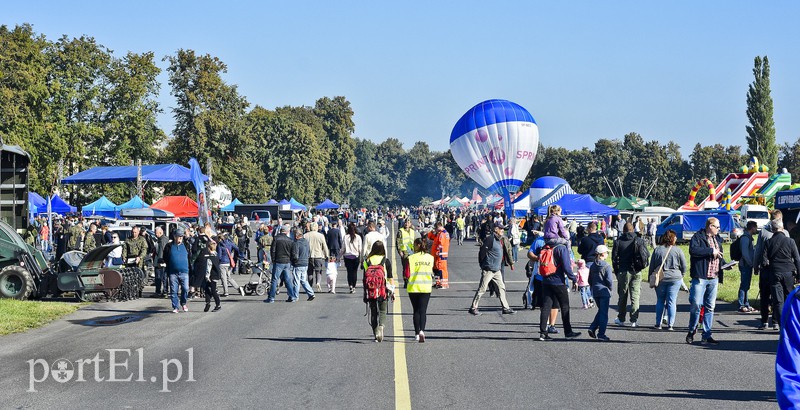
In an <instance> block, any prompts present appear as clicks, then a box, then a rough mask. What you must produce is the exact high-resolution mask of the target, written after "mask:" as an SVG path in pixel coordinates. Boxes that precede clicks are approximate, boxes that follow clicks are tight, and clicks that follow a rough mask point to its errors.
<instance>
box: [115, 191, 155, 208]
mask: <svg viewBox="0 0 800 410" xmlns="http://www.w3.org/2000/svg"><path fill="white" fill-rule="evenodd" d="M149 206H150V205H147V204H146V203H144V201H142V198H139V195H136V196H135V197H133V198H131V200H130V201H128V202H125V203H124V204H119V205H117V211H121V210H123V209H138V208H147V207H149Z"/></svg>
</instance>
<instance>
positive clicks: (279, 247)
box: [264, 224, 295, 303]
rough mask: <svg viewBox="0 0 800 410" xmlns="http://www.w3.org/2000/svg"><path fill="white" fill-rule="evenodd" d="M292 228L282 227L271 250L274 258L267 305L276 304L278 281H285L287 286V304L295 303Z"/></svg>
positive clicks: (287, 225)
mask: <svg viewBox="0 0 800 410" xmlns="http://www.w3.org/2000/svg"><path fill="white" fill-rule="evenodd" d="M290 230H291V227H289V224H283V225H281V226H280V230H279V233H278V235H277V236H275V241H273V242H272V249H271V250H270V252H271V256H272V283H271V284H270V286H269V296H267V299H266V300H265V301H264V302H265V303H274V302H275V295H276V294H277V291H278V281H280V280H283V281H284V283H285V284H286V290H287V291H288V293H289V299H288V300H287V302H294V301H295V299H293V298H292V295H294V280H293V278H292V276H291V275H292V245H293V244H294V241H292V240H291V239H290V238H289V231H290Z"/></svg>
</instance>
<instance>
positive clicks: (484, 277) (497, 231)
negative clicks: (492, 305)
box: [469, 225, 516, 316]
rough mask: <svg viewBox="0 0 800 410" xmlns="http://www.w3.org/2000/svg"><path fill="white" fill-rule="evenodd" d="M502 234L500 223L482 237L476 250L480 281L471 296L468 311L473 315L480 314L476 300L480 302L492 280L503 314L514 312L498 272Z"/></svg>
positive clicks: (500, 261)
mask: <svg viewBox="0 0 800 410" xmlns="http://www.w3.org/2000/svg"><path fill="white" fill-rule="evenodd" d="M502 236H503V228H502V225H497V226H495V227H494V233H493V234H491V235H488V236H486V238H484V239H483V243H482V244H481V249H480V251H479V252H478V262H479V263H480V266H481V282H480V284H479V285H478V290H476V291H475V297H474V298H472V306H471V307H470V308H469V313H471V314H473V315H475V316H479V315H480V312H478V302H480V300H481V296H483V294H484V293H486V288H487V287H488V286H489V282H494V284H495V285H496V286H497V289H499V294H500V305H502V306H503V314H505V315H513V314H514V313H516V312H515V311H514V310H512V309H511V307H510V306H509V305H508V300H506V285H505V284H504V283H503V276H502V275H501V273H500V267H501V266H502V264H503V244H502V242H501V238H502Z"/></svg>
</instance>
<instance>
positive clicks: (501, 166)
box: [450, 100, 539, 193]
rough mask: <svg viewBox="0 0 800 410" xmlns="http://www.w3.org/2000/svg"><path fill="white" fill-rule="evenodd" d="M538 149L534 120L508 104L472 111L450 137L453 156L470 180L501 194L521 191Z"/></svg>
mask: <svg viewBox="0 0 800 410" xmlns="http://www.w3.org/2000/svg"><path fill="white" fill-rule="evenodd" d="M538 147H539V127H538V126H537V125H536V121H535V120H534V119H533V116H532V115H531V114H530V113H529V112H528V111H527V110H526V109H525V108H523V107H522V106H520V105H518V104H515V103H513V102H511V101H507V100H488V101H484V102H482V103H480V104H478V105H476V106H474V107H472V109H470V110H469V111H467V112H466V114H464V115H463V116H462V117H461V119H460V120H458V122H457V123H456V125H455V127H453V132H452V133H451V134H450V152H451V153H452V154H453V158H454V159H455V160H456V162H457V163H458V165H459V166H460V167H461V169H462V170H464V172H465V173H466V174H467V176H469V177H470V178H472V179H473V180H475V182H477V183H478V184H480V185H481V186H482V187H484V188H486V189H488V190H490V191H495V192H501V193H513V192H516V191H517V190H519V188H520V186H522V181H523V180H524V179H525V177H527V176H528V171H530V169H531V166H532V165H533V161H534V159H535V158H536V150H537V149H538Z"/></svg>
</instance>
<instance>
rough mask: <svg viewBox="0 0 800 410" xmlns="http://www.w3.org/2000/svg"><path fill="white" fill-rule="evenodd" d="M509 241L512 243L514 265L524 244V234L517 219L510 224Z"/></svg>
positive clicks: (512, 219) (513, 219)
mask: <svg viewBox="0 0 800 410" xmlns="http://www.w3.org/2000/svg"><path fill="white" fill-rule="evenodd" d="M508 240H509V241H510V242H511V256H512V257H513V258H514V263H517V261H518V256H519V246H520V244H521V243H522V233H521V232H520V229H519V222H518V221H517V218H511V222H509V224H508Z"/></svg>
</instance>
